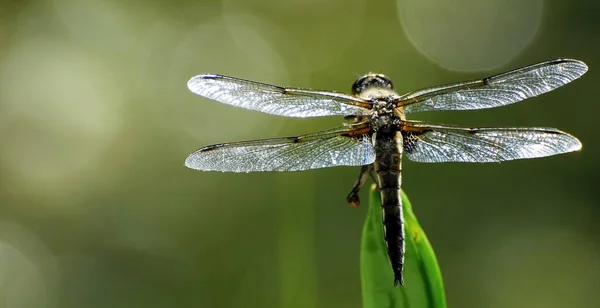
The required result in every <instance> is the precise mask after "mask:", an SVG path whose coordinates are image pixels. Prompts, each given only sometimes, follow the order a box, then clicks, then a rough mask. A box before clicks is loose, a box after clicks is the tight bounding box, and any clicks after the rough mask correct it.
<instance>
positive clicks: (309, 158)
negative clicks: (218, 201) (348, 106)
mask: <svg viewBox="0 0 600 308" xmlns="http://www.w3.org/2000/svg"><path fill="white" fill-rule="evenodd" d="M353 133H354V132H353V131H352V130H350V129H334V130H328V131H323V132H319V133H314V134H309V135H303V136H297V137H286V138H275V139H264V140H254V141H243V142H233V143H223V144H216V145H211V146H207V147H204V148H201V149H199V150H198V151H196V152H194V153H192V154H191V155H190V156H189V157H188V158H187V160H186V161H185V165H186V166H187V167H189V168H192V169H197V170H205V171H223V172H260V171H300V170H309V169H318V168H326V167H335V166H360V165H368V164H371V163H373V161H375V150H374V149H373V144H372V143H371V140H370V138H368V136H366V135H364V136H363V135H359V136H356V137H352V136H353Z"/></svg>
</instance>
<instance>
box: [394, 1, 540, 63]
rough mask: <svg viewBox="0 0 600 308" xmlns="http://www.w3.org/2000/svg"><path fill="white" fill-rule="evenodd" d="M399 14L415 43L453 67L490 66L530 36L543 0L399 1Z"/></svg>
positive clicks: (520, 47)
mask: <svg viewBox="0 0 600 308" xmlns="http://www.w3.org/2000/svg"><path fill="white" fill-rule="evenodd" d="M397 3H398V17H399V18H400V22H401V23H402V26H403V27H404V31H405V32H406V35H407V36H408V38H409V39H410V41H411V42H412V43H413V45H414V46H415V47H416V48H417V49H418V50H419V51H420V52H421V53H422V54H423V55H425V56H426V57H428V58H429V59H431V60H432V61H434V62H436V63H437V64H438V65H440V66H442V67H444V68H447V69H449V70H455V71H483V70H491V69H494V68H497V67H500V66H503V65H505V64H507V63H508V62H509V61H511V60H512V59H514V58H515V57H516V56H517V55H518V54H519V53H520V52H521V51H522V50H523V49H524V48H525V47H526V46H527V45H528V44H529V43H531V41H532V40H533V38H534V36H535V34H536V32H537V30H538V28H539V26H540V21H541V17H542V4H543V3H542V0H531V1H518V0H508V1H476V0H456V1H441V0H432V1H420V0H398V1H397Z"/></svg>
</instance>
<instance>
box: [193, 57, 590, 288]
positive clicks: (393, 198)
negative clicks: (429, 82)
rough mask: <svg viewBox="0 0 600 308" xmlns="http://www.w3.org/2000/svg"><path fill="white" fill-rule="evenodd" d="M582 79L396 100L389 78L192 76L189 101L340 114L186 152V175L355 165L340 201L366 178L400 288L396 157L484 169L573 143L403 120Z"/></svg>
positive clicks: (555, 135)
mask: <svg viewBox="0 0 600 308" xmlns="http://www.w3.org/2000/svg"><path fill="white" fill-rule="evenodd" d="M586 71H587V66H586V64H585V63H583V62H581V61H578V60H572V59H554V60H550V61H546V62H541V63H537V64H533V65H530V66H526V67H522V68H518V69H515V70H512V71H508V72H505V73H501V74H498V75H494V76H491V77H487V78H483V79H479V80H472V81H466V82H458V83H452V84H447V85H443V86H437V87H432V88H425V89H421V90H418V91H414V92H410V93H406V94H403V95H399V94H398V93H396V92H395V91H394V87H393V84H392V82H391V80H390V79H389V78H388V77H386V76H385V75H382V74H376V73H369V74H366V75H364V76H362V77H360V78H358V79H357V80H356V81H355V82H354V84H353V85H352V90H351V94H344V93H340V92H335V91H324V90H314V89H308V88H288V87H282V86H276V85H270V84H266V83H261V82H256V81H250V80H244V79H239V78H234V77H228V76H223V75H217V74H203V75H198V76H195V77H192V78H191V79H190V80H189V82H188V83H187V86H188V88H189V89H190V90H191V91H192V92H193V93H195V94H197V95H200V96H203V97H206V98H209V99H213V100H215V101H217V102H220V103H224V104H228V105H232V106H235V107H240V108H245V109H249V110H254V111H259V112H263V113H267V114H272V115H277V116H284V117H295V118H311V117H325V116H342V117H343V119H344V120H343V125H342V126H341V127H339V128H334V129H329V130H324V131H320V132H317V133H311V134H306V135H299V136H292V137H283V138H272V139H261V140H253V141H241V142H230V143H220V144H215V145H209V146H205V147H203V148H200V149H199V150H197V151H195V152H193V153H192V154H191V155H190V156H189V157H188V158H187V159H186V161H185V165H186V166H187V167H189V168H192V169H196V170H204V171H222V172H266V171H302V170H310V169H319V168H327V167H336V166H361V168H360V173H359V176H358V179H357V180H356V182H355V183H354V186H353V187H352V190H351V192H350V194H349V195H348V196H347V198H346V200H347V202H348V203H349V204H350V205H353V206H358V205H359V204H360V199H359V196H358V193H359V191H360V189H361V187H362V186H363V185H364V183H365V181H366V179H367V178H368V177H372V178H373V180H374V182H375V183H376V185H377V188H378V190H379V192H380V195H381V207H382V223H383V229H384V230H383V231H384V232H383V233H384V238H383V239H382V240H383V241H385V243H386V246H387V254H388V258H389V261H390V264H391V268H392V271H393V276H394V286H397V285H398V284H401V285H404V280H403V277H402V270H403V267H404V254H405V230H404V218H403V215H402V202H401V201H402V200H401V197H400V187H401V182H402V181H401V180H402V177H401V171H402V157H403V154H404V155H405V156H406V157H407V158H408V159H409V160H412V161H415V162H421V163H445V162H465V163H467V162H468V163H491V162H502V161H509V160H516V159H529V158H537V157H545V156H551V155H556V154H562V153H568V152H573V151H578V150H580V149H581V147H582V144H581V142H580V141H579V140H578V139H577V138H576V137H574V136H572V135H570V134H568V133H565V132H563V131H560V130H558V129H555V128H546V127H502V128H491V127H483V128H479V127H478V128H474V127H461V126H453V125H438V124H430V123H426V122H421V121H413V120H407V118H406V115H408V114H412V113H418V112H424V111H438V110H475V109H486V108H495V107H501V106H505V105H509V104H512V103H516V102H519V101H522V100H524V99H527V98H531V97H535V96H538V95H540V94H543V93H546V92H549V91H552V90H554V89H556V88H558V87H560V86H563V85H565V84H567V83H569V82H571V81H573V80H575V79H577V78H579V77H581V76H582V75H583V74H584V73H585V72H586Z"/></svg>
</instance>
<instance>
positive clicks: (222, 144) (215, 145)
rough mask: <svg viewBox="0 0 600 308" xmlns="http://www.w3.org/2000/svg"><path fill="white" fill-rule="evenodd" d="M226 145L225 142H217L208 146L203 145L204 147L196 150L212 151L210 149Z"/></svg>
mask: <svg viewBox="0 0 600 308" xmlns="http://www.w3.org/2000/svg"><path fill="white" fill-rule="evenodd" d="M226 145H227V143H219V144H213V145H208V146H205V147H203V148H201V149H199V150H198V151H197V152H208V151H212V150H215V149H218V148H222V147H224V146H226Z"/></svg>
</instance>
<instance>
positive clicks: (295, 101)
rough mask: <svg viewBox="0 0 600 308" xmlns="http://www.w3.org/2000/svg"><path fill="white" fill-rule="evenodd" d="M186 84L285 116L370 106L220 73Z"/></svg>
mask: <svg viewBox="0 0 600 308" xmlns="http://www.w3.org/2000/svg"><path fill="white" fill-rule="evenodd" d="M187 85H188V88H189V89H190V90H191V91H192V92H194V93H196V94H198V95H200V96H204V97H207V98H210V99H214V100H216V101H218V102H221V103H224V104H228V105H233V106H236V107H241V108H246V109H250V110H256V111H260V112H264V113H268V114H273V115H279V116H285V117H297V118H309V117H323V116H334V115H349V114H361V113H362V112H363V110H362V109H363V108H369V107H370V104H369V103H368V102H367V101H365V100H363V99H361V98H358V97H355V96H352V95H347V94H342V93H336V92H327V91H317V90H309V89H295V88H284V87H279V86H274V85H269V84H265V83H260V82H255V81H249V80H244V79H238V78H233V77H228V76H221V75H210V74H209V75H198V76H195V77H192V79H190V81H188V84H187ZM361 107H362V108H361Z"/></svg>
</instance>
